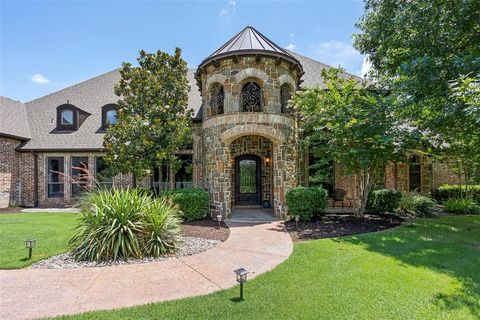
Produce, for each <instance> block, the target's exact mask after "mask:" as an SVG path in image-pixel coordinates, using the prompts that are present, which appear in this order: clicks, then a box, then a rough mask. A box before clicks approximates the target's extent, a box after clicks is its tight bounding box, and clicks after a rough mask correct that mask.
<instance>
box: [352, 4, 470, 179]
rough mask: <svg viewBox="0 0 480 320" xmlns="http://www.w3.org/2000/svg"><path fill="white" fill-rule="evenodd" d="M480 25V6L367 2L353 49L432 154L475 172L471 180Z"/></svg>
mask: <svg viewBox="0 0 480 320" xmlns="http://www.w3.org/2000/svg"><path fill="white" fill-rule="evenodd" d="M479 21H480V1H478V0H447V1H444V0H418V1H396V0H366V1H365V12H364V15H363V16H362V18H361V19H360V21H359V22H358V23H357V27H358V28H359V29H360V32H359V33H358V34H356V35H355V42H354V45H355V47H356V48H357V49H358V50H359V51H360V52H361V53H363V54H366V55H368V56H369V59H370V61H371V62H372V65H373V68H374V76H375V77H376V80H377V81H378V82H379V83H382V85H383V86H384V87H385V88H387V89H388V90H389V91H390V92H391V95H392V97H394V98H395V99H392V103H394V105H395V106H396V110H395V112H396V114H397V116H398V117H399V118H401V119H403V121H404V122H406V123H408V124H409V125H410V126H413V127H416V128H418V130H419V131H420V132H421V133H422V135H423V137H424V142H425V143H423V146H428V145H430V146H431V150H430V151H432V150H435V151H436V152H438V151H442V153H443V154H444V155H445V156H448V157H450V158H456V159H457V160H458V161H459V162H462V163H464V164H465V165H467V162H469V163H470V166H472V165H473V167H470V169H469V170H470V171H471V173H470V174H469V175H470V178H468V179H472V175H473V176H475V175H477V176H478V169H479V168H480V162H476V164H475V163H474V162H472V161H471V160H472V159H474V158H476V159H478V158H479V157H478V154H479V152H478V150H480V144H479V143H480V137H479V135H480V130H478V126H479V112H480V108H479V100H478V88H479V76H480V23H479ZM475 94H476V98H475ZM474 167H476V168H477V169H475V168H474ZM464 169H465V168H464ZM475 171H476V172H477V173H475Z"/></svg>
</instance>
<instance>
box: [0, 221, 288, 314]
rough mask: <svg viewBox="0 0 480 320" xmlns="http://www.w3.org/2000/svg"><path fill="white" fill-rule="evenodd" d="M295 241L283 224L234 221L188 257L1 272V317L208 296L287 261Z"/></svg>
mask: <svg viewBox="0 0 480 320" xmlns="http://www.w3.org/2000/svg"><path fill="white" fill-rule="evenodd" d="M291 252H292V241H291V239H290V236H289V235H288V233H286V232H285V231H283V224H282V222H279V221H273V222H269V223H251V222H250V223H244V222H243V223H242V222H230V237H229V238H228V239H227V241H225V242H224V243H222V244H221V245H219V246H217V247H215V248H213V249H211V250H208V251H206V252H203V253H200V254H197V255H192V256H188V257H183V258H178V259H171V260H166V261H160V262H151V263H145V264H137V265H122V266H115V267H102V268H83V269H43V270H35V269H21V270H0V319H26V318H39V317H50V316H57V315H62V314H74V313H80V312H86V311H91V310H101V309H113V308H120V307H127V306H134V305H139V304H145V303H149V302H158V301H166V300H173V299H180V298H185V297H192V296H198V295H204V294H208V293H211V292H214V291H217V290H221V289H225V288H229V287H232V286H234V285H236V282H235V275H234V273H233V270H235V269H236V268H239V267H244V268H246V269H247V270H249V271H250V274H249V278H254V277H255V276H257V275H259V274H261V273H264V272H266V271H269V270H271V269H273V268H274V267H275V266H277V265H278V264H280V263H281V262H283V261H284V260H286V259H287V258H288V256H289V255H290V254H291Z"/></svg>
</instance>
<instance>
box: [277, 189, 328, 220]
mask: <svg viewBox="0 0 480 320" xmlns="http://www.w3.org/2000/svg"><path fill="white" fill-rule="evenodd" d="M285 200H286V204H287V206H288V211H289V213H290V214H291V215H292V216H299V217H300V219H301V220H304V221H307V220H311V219H312V218H313V216H314V215H315V214H321V213H322V212H324V211H325V208H326V207H327V191H326V190H324V189H322V188H304V187H297V188H294V189H290V190H288V191H287V194H286V195H285Z"/></svg>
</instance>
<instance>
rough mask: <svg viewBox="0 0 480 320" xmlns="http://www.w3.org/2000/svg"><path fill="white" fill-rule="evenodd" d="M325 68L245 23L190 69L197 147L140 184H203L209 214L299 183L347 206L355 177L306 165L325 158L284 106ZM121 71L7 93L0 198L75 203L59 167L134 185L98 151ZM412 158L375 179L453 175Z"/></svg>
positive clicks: (264, 201)
mask: <svg viewBox="0 0 480 320" xmlns="http://www.w3.org/2000/svg"><path fill="white" fill-rule="evenodd" d="M324 68H329V66H327V65H325V64H323V63H321V62H318V61H315V60H312V59H310V58H307V57H304V56H302V55H300V54H297V53H295V52H291V51H287V50H285V49H283V48H281V47H280V46H278V45H277V44H275V43H274V42H273V41H271V40H270V39H268V38H267V37H265V36H264V35H263V34H261V33H260V32H258V31H257V30H256V29H254V28H252V27H246V28H245V29H243V30H242V31H240V32H239V33H238V34H236V35H235V36H234V37H233V38H232V39H230V40H229V41H227V42H226V43H225V44H224V45H222V46H221V47H220V48H219V49H218V50H216V51H215V52H213V53H212V54H211V55H209V56H208V57H206V58H205V59H204V60H203V61H202V62H201V64H200V65H199V66H198V68H197V69H196V70H188V79H189V81H190V86H191V88H190V92H189V102H188V106H189V108H191V109H192V110H193V111H194V116H193V118H192V126H193V146H192V148H191V149H189V150H183V151H181V152H179V157H180V159H181V160H182V163H183V165H182V167H181V168H180V170H178V171H177V172H172V171H171V170H170V169H169V168H168V167H162V168H158V169H155V170H154V172H152V175H151V177H148V178H144V179H142V180H141V181H139V183H140V185H142V186H144V187H157V188H162V187H173V188H187V187H201V188H205V189H206V190H208V191H209V193H210V195H211V203H210V208H211V214H212V216H215V215H217V214H218V213H222V214H225V215H227V216H228V215H230V212H231V209H232V207H233V206H259V205H265V206H271V207H272V208H273V210H274V213H275V215H276V216H279V217H283V216H285V215H286V213H287V208H286V206H285V192H286V191H287V190H288V189H289V188H292V187H295V186H297V185H299V184H305V185H308V184H314V185H322V186H324V187H325V188H327V189H329V190H330V191H333V190H334V189H337V188H340V189H344V190H345V191H346V193H347V196H346V198H345V200H344V203H343V204H345V205H349V202H350V201H349V200H351V199H352V197H353V189H352V184H353V180H352V177H351V176H348V175H346V174H344V173H343V172H342V169H341V168H340V167H339V166H338V165H336V164H335V163H334V162H333V161H330V162H328V161H323V162H322V163H325V165H324V166H320V168H319V167H318V166H317V168H316V169H315V170H316V172H313V171H312V170H313V169H309V165H308V164H309V162H310V163H313V162H315V161H319V159H313V158H311V157H310V159H309V156H308V153H306V152H305V151H303V150H300V149H299V148H298V130H297V122H296V120H295V118H294V117H293V116H292V113H291V110H290V107H289V105H288V100H289V99H290V97H291V96H292V94H293V93H294V92H295V91H296V90H300V89H301V88H308V87H312V86H322V79H321V76H320V75H321V71H322V69H324ZM344 76H345V77H355V76H354V75H351V74H348V73H345V74H344ZM119 78H120V74H119V71H118V70H114V71H111V72H108V73H106V74H103V75H100V76H98V77H95V78H93V79H90V80H87V81H85V82H82V83H79V84H76V85H74V86H71V87H69V88H66V89H63V90H60V91H58V92H55V93H52V94H49V95H47V96H44V97H42V98H39V99H36V100H33V101H30V102H27V103H20V102H17V101H13V100H10V99H8V98H3V97H2V98H1V100H0V102H1V107H0V194H1V199H0V204H1V206H4V207H5V206H8V205H9V204H10V205H12V204H16V205H20V206H64V205H71V204H73V203H74V202H75V198H76V197H77V196H78V195H80V194H81V192H82V188H81V187H80V186H79V185H78V184H76V183H75V182H74V181H71V180H70V179H66V178H65V176H64V175H63V174H67V175H69V176H71V177H72V179H76V180H78V178H79V176H80V173H79V170H78V169H75V168H78V167H79V166H84V167H86V168H88V170H90V171H91V172H92V174H94V175H95V176H96V177H97V179H98V180H99V181H100V182H101V183H103V184H105V185H113V186H117V187H125V186H131V185H132V175H128V174H127V175H118V176H115V177H111V176H109V175H108V173H107V170H106V169H107V167H106V163H105V161H104V160H103V158H102V144H103V137H104V132H105V128H106V127H107V126H108V125H114V123H115V121H116V112H117V105H116V102H117V100H118V97H117V96H116V95H115V94H114V92H113V87H114V85H115V83H117V82H118V80H119ZM358 79H359V80H360V78H358ZM320 160H321V159H320ZM411 160H413V161H411V162H410V163H409V164H407V163H404V164H389V165H388V166H387V168H386V169H385V175H384V176H383V177H382V179H381V180H380V181H378V182H377V183H378V184H380V185H385V186H387V187H390V188H396V189H400V190H414V189H415V190H420V191H422V192H431V191H432V190H434V189H435V188H436V187H438V186H439V185H441V184H443V183H446V182H455V181H456V176H455V175H454V174H453V173H452V172H451V171H450V170H449V169H448V166H446V165H444V164H440V163H433V162H432V161H430V160H429V159H428V158H427V157H425V156H421V155H413V158H412V159H411Z"/></svg>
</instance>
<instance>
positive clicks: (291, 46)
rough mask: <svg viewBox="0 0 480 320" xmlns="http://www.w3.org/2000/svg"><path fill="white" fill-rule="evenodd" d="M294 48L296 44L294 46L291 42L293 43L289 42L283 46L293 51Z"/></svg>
mask: <svg viewBox="0 0 480 320" xmlns="http://www.w3.org/2000/svg"><path fill="white" fill-rule="evenodd" d="M296 48H297V46H296V45H295V44H293V43H289V44H288V45H287V46H286V47H285V49H287V50H290V51H294V50H295V49H296Z"/></svg>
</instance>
